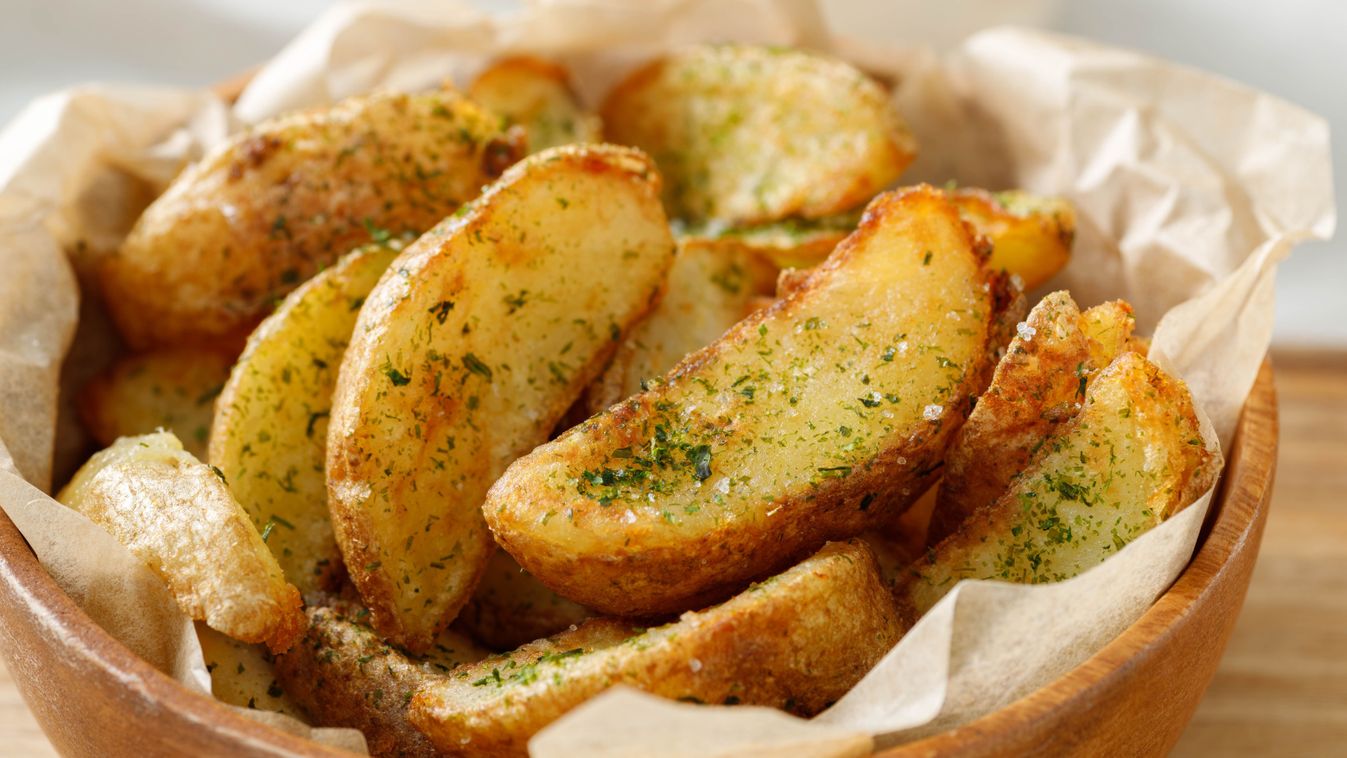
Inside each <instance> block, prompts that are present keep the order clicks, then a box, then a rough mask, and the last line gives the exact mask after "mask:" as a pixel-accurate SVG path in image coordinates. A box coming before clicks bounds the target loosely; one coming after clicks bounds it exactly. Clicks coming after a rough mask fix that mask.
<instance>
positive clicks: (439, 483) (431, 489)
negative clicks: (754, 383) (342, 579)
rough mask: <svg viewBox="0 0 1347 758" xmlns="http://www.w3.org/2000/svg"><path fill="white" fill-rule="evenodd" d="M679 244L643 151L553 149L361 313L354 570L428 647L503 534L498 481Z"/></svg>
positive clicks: (398, 625)
mask: <svg viewBox="0 0 1347 758" xmlns="http://www.w3.org/2000/svg"><path fill="white" fill-rule="evenodd" d="M673 252H674V243H673V238H672V236H671V235H670V233H669V229H668V223H667V221H666V219H665V217H664V211H663V208H662V207H661V206H660V203H659V178H658V175H657V174H656V172H655V170H654V166H653V164H651V163H650V161H649V159H647V158H646V157H645V156H644V155H642V154H641V153H640V152H638V151H635V150H632V149H630V148H621V147H615V146H612V145H584V146H568V147H560V148H553V149H551V150H548V151H545V152H543V153H539V154H537V155H534V156H531V157H529V158H527V159H526V160H524V161H523V162H522V163H520V164H519V165H518V166H515V167H514V168H512V169H511V170H509V171H507V172H506V174H505V175H504V176H503V177H501V179H500V181H499V182H497V183H496V184H495V185H493V186H492V187H491V188H489V189H488V190H487V191H486V192H485V193H484V194H483V195H482V197H481V198H480V199H479V200H477V201H476V202H474V203H472V204H471V205H470V206H468V207H467V209H466V210H465V211H464V212H462V213H460V214H456V215H455V216H454V217H453V218H450V219H447V220H446V221H445V222H444V223H442V224H441V225H439V226H437V227H436V228H435V229H434V230H432V231H431V232H429V233H427V234H426V235H425V236H423V237H421V238H420V239H419V240H417V241H416V242H415V243H413V244H412V245H410V246H409V247H408V248H407V249H406V250H405V251H404V252H403V254H402V255H401V256H400V257H399V258H398V259H397V260H396V261H394V263H393V265H392V267H391V268H390V269H389V271H388V273H387V274H385V276H384V278H383V279H382V280H381V281H380V282H379V284H378V285H377V286H376V287H375V288H374V290H373V291H372V292H371V293H370V296H369V299H368V300H367V301H366V303H365V305H364V307H363V308H362V309H361V311H360V318H359V321H358V322H357V324H356V328H355V332H354V334H353V335H352V338H351V345H350V348H349V349H348V350H347V351H346V357H345V359H344V360H343V362H342V367H341V372H340V376H339V379H338V382H337V391H336V394H335V395H334V397H333V403H332V423H331V425H330V427H329V430H328V458H327V477H328V495H329V507H330V508H331V510H332V515H333V519H334V524H333V526H334V527H335V530H336V536H337V544H338V545H339V546H340V547H341V551H342V556H343V558H344V559H345V562H346V568H347V571H348V572H349V573H350V575H351V578H352V580H353V582H354V583H355V585H356V587H357V588H358V589H359V590H360V595H361V597H362V598H363V599H364V601H365V604H366V605H367V606H368V607H369V608H370V610H371V611H372V612H373V621H374V626H375V628H376V629H378V630H379V631H380V633H382V634H384V635H385V636H386V637H387V638H389V639H390V640H392V641H394V642H397V643H398V644H401V645H404V646H406V647H409V648H411V649H413V650H418V651H420V650H423V649H424V646H425V645H426V644H428V643H429V642H430V639H431V637H432V636H433V635H434V633H435V631H436V630H437V629H438V628H440V627H441V626H443V625H444V624H446V623H448V622H449V621H451V620H453V618H454V616H455V615H456V614H457V613H458V611H459V609H460V608H461V607H462V605H463V604H464V603H465V602H466V601H467V600H468V597H469V596H470V595H471V594H472V591H473V588H474V587H475V586H476V584H477V581H478V578H479V577H480V576H481V573H482V571H483V569H484V568H485V566H486V562H487V558H488V557H490V552H491V550H493V549H494V545H493V543H492V540H491V535H490V533H489V532H488V531H487V529H486V524H485V523H483V521H482V515H481V505H482V501H483V499H484V497H485V495H486V491H487V488H488V487H490V485H491V483H492V482H493V481H495V479H496V477H498V476H499V475H500V473H501V472H502V471H504V470H505V467H506V466H507V465H508V464H509V463H510V462H511V461H513V460H514V459H515V458H516V457H517V456H519V455H520V454H522V453H524V452H526V451H528V450H530V449H532V448H533V446H534V445H537V444H539V443H541V442H543V441H544V440H546V439H547V437H548V434H549V432H551V430H552V428H553V426H554V425H555V424H556V422H557V421H558V420H559V419H560V418H561V416H562V414H563V413H565V411H566V409H567V408H569V407H570V405H571V403H572V402H574V401H575V400H576V399H577V398H578V396H579V394H580V392H581V391H582V390H583V388H584V387H585V386H586V385H587V384H589V383H590V382H591V381H593V380H594V378H595V377H596V376H597V375H598V373H599V372H600V371H601V370H602V369H603V366H604V364H605V363H606V362H607V360H608V358H609V357H610V356H611V355H612V353H613V351H614V350H615V349H616V348H617V346H618V344H620V342H621V340H622V337H623V335H624V334H626V333H627V332H628V331H629V330H630V329H631V328H632V327H633V326H634V325H635V324H636V323H637V322H638V321H639V320H640V319H641V318H642V317H644V316H645V315H646V314H647V313H649V311H650V309H651V308H653V307H654V303H655V300H656V299H657V297H658V295H659V293H660V291H661V289H662V288H663V286H664V280H665V277H666V276H667V273H668V269H669V266H670V265H671V264H672V261H673Z"/></svg>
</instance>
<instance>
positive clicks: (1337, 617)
mask: <svg viewBox="0 0 1347 758" xmlns="http://www.w3.org/2000/svg"><path fill="white" fill-rule="evenodd" d="M1273 365H1274V367H1275V369H1276V376H1277V392H1278V395H1279V402H1280V406H1281V457H1280V460H1279V462H1278V468H1277V483H1276V489H1275V490H1274V491H1273V496H1272V512H1271V514H1270V515H1269V517H1268V523H1267V530H1266V532H1265V533H1264V535H1263V547H1262V551H1261V553H1260V556H1259V559H1258V566H1257V568H1256V569H1255V570H1254V575H1253V583H1252V584H1251V585H1250V587H1249V595H1248V598H1247V600H1246V601H1245V603H1244V611H1243V613H1242V614H1241V616H1240V619H1239V622H1238V624H1237V625H1236V627H1235V632H1234V635H1233V636H1232V637H1231V639H1230V644H1229V647H1228V648H1227V649H1226V653H1225V658H1224V659H1223V660H1222V662H1221V668H1220V670H1219V671H1218V672H1217V674H1216V679H1215V681H1213V682H1212V685H1211V689H1210V690H1208V691H1207V695H1206V698H1205V699H1204V700H1203V701H1202V704H1201V706H1199V707H1198V710H1197V715H1196V716H1195V717H1194V718H1193V721H1192V723H1191V724H1190V725H1189V727H1188V731H1187V732H1186V733H1184V735H1183V738H1182V740H1180V742H1179V744H1178V746H1177V747H1176V748H1175V750H1174V753H1173V754H1174V755H1175V756H1182V757H1183V758H1189V757H1191V758H1205V757H1206V756H1214V755H1220V756H1226V757H1232V756H1233V757H1236V758H1238V757H1240V756H1259V757H1260V758H1261V757H1262V756H1272V755H1275V756H1333V755H1342V756H1347V352H1343V353H1300V352H1277V353H1274V357H1273ZM55 754H56V753H55V751H54V750H52V748H51V746H50V745H49V744H48V742H47V740H46V738H45V737H44V736H43V735H42V730H41V729H39V728H38V726H37V724H36V723H35V722H34V721H33V718H32V716H31V715H29V713H28V708H27V707H26V706H25V705H24V703H23V700H22V699H20V697H19V694H18V692H17V691H16V690H15V689H14V684H13V682H12V681H11V680H10V677H9V673H8V672H7V671H5V670H4V668H3V666H0V755H4V756H34V757H36V756H52V755H55Z"/></svg>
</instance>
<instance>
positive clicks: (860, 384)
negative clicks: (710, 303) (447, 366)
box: [483, 186, 994, 615]
mask: <svg viewBox="0 0 1347 758" xmlns="http://www.w3.org/2000/svg"><path fill="white" fill-rule="evenodd" d="M983 261H984V257H983V254H982V252H981V250H980V249H979V248H978V247H977V245H976V243H975V240H974V238H973V237H972V236H971V235H970V234H969V231H968V229H967V227H966V225H965V224H964V223H963V222H962V221H960V220H959V217H958V214H957V213H956V211H955V209H954V207H953V206H952V205H951V204H950V203H949V202H948V201H946V200H945V199H944V195H943V193H941V192H940V191H938V190H935V189H932V188H930V187H925V186H923V187H917V188H913V189H909V190H906V191H902V192H896V193H889V194H885V195H882V196H881V197H880V198H878V199H876V200H875V202H874V203H873V204H871V206H870V208H869V210H868V211H867V212H866V215H865V218H864V220H863V221H862V222H861V226H860V228H859V229H858V230H857V231H856V233H855V234H853V235H852V236H851V237H849V238H848V239H847V240H846V241H845V242H843V243H842V244H841V245H839V246H838V248H837V251H836V252H834V253H833V255H832V256H831V257H830V258H829V259H828V261H827V262H826V263H824V264H823V265H822V266H820V267H819V268H818V269H817V270H815V271H814V273H812V274H811V275H810V278H809V280H808V281H807V282H806V283H805V284H804V285H802V286H801V287H800V288H799V289H796V290H795V291H794V292H792V293H791V294H790V295H789V296H788V297H786V298H785V299H783V300H779V301H777V302H776V303H775V304H774V305H773V306H771V307H770V308H768V309H767V310H764V311H758V312H757V313H755V314H753V315H752V316H750V317H749V318H747V319H745V320H744V321H741V322H739V323H738V324H736V325H735V326H734V327H732V328H731V329H730V330H729V331H728V332H726V333H725V335H724V336H723V337H722V338H721V339H720V340H718V341H716V342H715V343H713V344H712V345H710V346H708V347H706V348H704V349H702V350H700V351H698V352H696V353H693V354H692V355H690V356H688V357H687V358H686V359H684V360H683V361H682V362H681V363H679V364H678V366H677V367H676V368H674V370H673V371H671V372H670V373H669V374H668V375H667V376H666V377H665V378H664V379H663V380H662V382H660V383H658V384H657V385H656V386H655V387H653V388H652V389H651V390H650V391H648V392H644V393H642V394H640V395H637V396H635V397H633V398H630V399H628V400H626V401H623V402H622V403H620V404H618V405H616V406H614V407H613V408H610V409H609V410H608V411H605V412H604V413H601V414H599V415H598V416H595V417H593V418H591V419H590V420H588V421H586V422H585V423H583V424H581V425H579V426H577V427H575V428H573V429H571V430H570V431H568V432H566V433H565V434H563V435H561V436H560V437H558V438H557V439H556V440H553V441H552V442H549V443H547V444H546V445H543V446H541V447H539V448H537V449H536V450H534V451H533V452H532V453H530V454H528V455H527V456H524V457H523V458H520V459H519V460H518V461H516V462H515V463H514V464H513V465H512V466H510V468H509V469H508V470H507V471H506V472H505V475H504V476H502V477H501V478H500V480H499V481H497V482H496V484H495V485H494V486H493V487H492V489H491V492H490V493H489V494H488V496H487V501H486V504H485V506H484V507H483V512H484V514H485V516H486V518H487V522H488V523H489V524H490V526H491V529H492V531H493V532H494V533H495V535H496V539H497V541H498V542H499V543H500V544H501V545H502V546H503V547H504V548H505V549H506V550H508V551H509V552H510V554H511V555H513V556H514V557H515V559H516V560H518V561H519V563H520V564H521V565H522V566H523V567H524V568H525V569H526V570H527V571H529V573H531V574H533V575H534V576H536V577H538V579H540V580H541V581H542V582H543V583H544V584H546V585H548V586H549V587H552V588H553V589H555V590H557V591H558V592H560V593H561V594H562V595H564V596H565V597H568V598H570V599H572V600H574V601H576V602H578V603H580V604H582V605H585V606H588V607H590V608H594V609H595V610H599V611H602V612H604V613H611V614H615V615H656V614H660V613H676V612H679V611H682V610H686V609H688V608H694V607H699V606H704V605H706V604H707V603H710V602H714V601H716V600H719V599H722V598H724V597H726V596H728V595H729V594H731V593H733V592H735V591H737V590H738V589H740V588H742V587H743V586H744V585H745V584H746V583H748V582H749V581H750V580H752V579H756V578H761V577H763V576H766V575H768V574H770V573H772V572H773V571H779V570H780V569H781V568H782V567H783V566H786V565H789V564H790V562H791V561H793V560H796V559H798V557H799V556H800V555H801V554H802V553H805V552H808V551H810V550H813V549H817V547H818V546H819V545H821V544H822V543H823V542H824V541H826V540H828V539H832V538H836V537H845V536H848V535H854V534H857V533H859V532H861V531H863V530H865V529H866V528H868V527H870V526H872V525H874V524H877V523H882V522H885V521H887V520H888V519H890V518H891V517H893V516H895V515H896V514H897V513H900V512H901V511H902V510H903V509H904V508H906V507H907V505H909V504H910V503H911V502H912V500H914V499H915V498H916V497H917V496H919V495H920V494H921V493H922V492H924V491H925V490H926V489H927V488H928V487H929V486H930V484H931V483H932V481H933V480H932V475H933V474H934V473H935V472H936V471H937V469H938V468H939V465H940V461H941V459H942V458H943V457H944V452H945V446H946V444H947V443H948V440H949V439H950V438H951V437H952V435H953V433H954V432H955V431H956V430H957V429H958V427H959V425H960V424H961V423H962V422H963V419H964V414H965V413H966V412H967V411H968V408H969V403H970V400H971V398H972V395H973V393H974V392H976V391H978V390H979V389H980V386H978V385H977V383H978V382H979V381H980V380H981V378H982V377H983V376H984V373H985V372H984V371H983V364H984V363H985V362H986V361H987V360H988V355H989V351H988V340H989V335H990V332H989V325H990V323H991V321H992V318H993V316H994V313H993V302H994V296H993V292H992V291H991V286H990V285H991V280H990V278H989V274H988V272H987V271H986V270H985V268H984V267H983Z"/></svg>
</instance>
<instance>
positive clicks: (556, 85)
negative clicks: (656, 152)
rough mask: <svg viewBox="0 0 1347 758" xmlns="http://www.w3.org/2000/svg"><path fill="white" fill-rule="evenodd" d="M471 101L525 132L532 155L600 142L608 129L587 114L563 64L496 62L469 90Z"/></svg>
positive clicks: (516, 59)
mask: <svg viewBox="0 0 1347 758" xmlns="http://www.w3.org/2000/svg"><path fill="white" fill-rule="evenodd" d="M467 95H468V97H469V98H470V99H471V100H472V101H473V102H475V103H478V104H479V105H481V106H483V107H485V108H487V109H488V110H490V111H491V112H492V113H496V114H499V115H500V116H502V117H504V118H505V119H506V121H507V122H508V123H510V124H518V125H520V126H522V127H524V131H525V133H526V134H527V135H528V146H529V151H530V152H534V153H537V152H541V151H543V150H546V149H547V148H549V147H556V146H558V145H569V144H573V143H577V142H598V141H599V139H600V138H601V137H602V136H603V127H602V125H601V124H600V122H599V117H598V115H596V114H594V113H590V112H588V111H587V110H585V108H584V106H583V105H581V104H580V101H579V98H578V97H576V94H575V91H574V90H573V89H572V87H571V76H570V72H569V71H567V70H566V68H565V67H564V66H562V65H560V64H558V63H553V62H552V61H547V60H543V59H542V58H535V57H533V56H528V55H517V56H511V57H508V58H503V59H501V60H498V61H496V62H494V63H492V64H491V65H490V66H488V67H487V68H486V69H485V70H483V71H482V73H480V74H478V75H477V78H476V79H474V80H473V82H472V84H470V85H468V91H467Z"/></svg>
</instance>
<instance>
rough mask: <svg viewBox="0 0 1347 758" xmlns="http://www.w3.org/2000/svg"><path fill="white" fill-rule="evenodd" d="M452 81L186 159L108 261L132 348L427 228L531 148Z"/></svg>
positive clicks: (233, 314)
mask: <svg viewBox="0 0 1347 758" xmlns="http://www.w3.org/2000/svg"><path fill="white" fill-rule="evenodd" d="M517 142H518V135H510V134H507V133H505V132H503V131H502V127H501V123H500V119H499V118H497V117H496V116H494V115H492V114H488V113H486V112H485V111H483V110H482V109H480V108H478V107H477V106H475V105H473V104H472V103H470V102H468V101H467V100H465V99H464V98H463V97H462V96H461V95H458V94H455V93H451V92H443V91H441V92H425V93H419V94H414V95H408V94H376V95H370V96H367V97H358V98H352V99H349V100H345V101H342V102H341V103H338V104H337V105H335V106H333V107H331V108H326V109H319V110H313V111H308V112H303V113H298V114H293V115H289V116H283V117H281V118H278V119H275V120H272V121H267V122H264V123H262V124H259V125H257V126H255V127H253V128H251V129H249V130H247V131H245V132H243V133H241V134H239V135H238V136H236V137H235V138H233V139H231V140H230V141H229V142H227V143H226V144H224V145H223V146H221V147H220V148H219V149H218V150H216V151H214V152H212V153H211V154H210V155H208V156H207V157H206V158H205V159H203V160H202V161H201V162H199V163H197V164H195V165H193V166H191V167H189V168H188V169H187V170H186V171H184V172H183V173H182V174H181V175H180V176H179V177H178V178H177V179H176V180H175V181H174V182H173V184H172V185H171V186H170V187H169V189H168V191H166V192H165V193H164V194H163V195H162V196H161V197H159V199H157V200H155V202H154V203H153V204H151V205H150V207H149V208H148V209H147V210H146V211H145V213H144V214H143V215H142V216H141V218H140V219H139V221H137V223H136V225H135V227H134V228H133V229H132V230H131V233H130V234H129V235H128V237H127V239H126V241H125V242H124V243H123V245H122V247H121V249H120V250H119V251H118V253H117V254H116V255H114V256H111V257H110V258H109V259H108V260H107V262H106V264H105V266H104V268H103V269H102V271H101V273H100V276H101V283H102V286H103V292H104V295H105V296H106V300H107V302H108V307H109V309H110V311H111V313H112V316H113V318H114V320H115V321H116V323H117V326H118V328H119V329H120V331H121V333H122V335H123V336H124V337H125V338H126V340H127V341H128V342H129V343H130V344H131V345H132V346H133V347H136V348H143V347H147V346H150V345H163V344H183V343H190V344H195V343H196V342H197V341H199V340H200V339H203V338H209V337H214V336H218V335H227V334H231V333H234V332H236V331H239V330H241V329H246V328H248V327H251V326H252V325H253V324H255V323H256V322H257V321H259V320H260V319H261V318H262V317H263V316H264V315H266V313H267V312H268V311H269V310H270V308H271V307H272V304H273V303H275V301H276V299H277V298H279V297H281V296H283V295H285V294H286V293H287V292H289V291H290V290H292V289H294V288H295V287H296V286H298V285H299V283H300V282H303V281H305V280H307V279H308V278H310V277H311V276H312V275H313V274H314V273H315V272H316V271H317V270H318V269H319V268H321V267H322V266H324V265H326V264H328V263H331V262H332V261H333V260H335V259H336V258H337V256H339V255H341V254H342V253H345V252H346V251H348V250H350V249H351V248H353V247H355V246H357V245H360V244H363V243H366V242H369V241H370V240H371V239H376V240H377V239H378V238H382V237H383V236H384V235H387V234H389V233H391V234H393V235H394V236H396V235H399V234H401V233H403V232H412V233H418V234H419V233H420V232H422V231H424V230H426V229H429V228H430V227H431V226H432V225H434V224H435V223H436V222H438V221H439V220H440V219H441V218H443V217H444V216H446V215H448V214H450V213H452V212H453V211H454V209H456V208H457V207H458V206H459V205H461V204H462V203H464V202H467V201H468V200H471V199H472V198H474V197H476V196H477V194H478V192H479V191H480V189H481V187H482V185H484V184H486V183H488V182H489V181H491V179H492V178H493V177H495V176H496V175H498V174H499V172H500V171H501V170H503V169H504V168H505V166H507V165H509V164H510V163H511V162H513V161H514V160H515V159H517V158H518V157H519V155H520V154H522V146H521V145H519V144H516V143H517Z"/></svg>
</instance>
